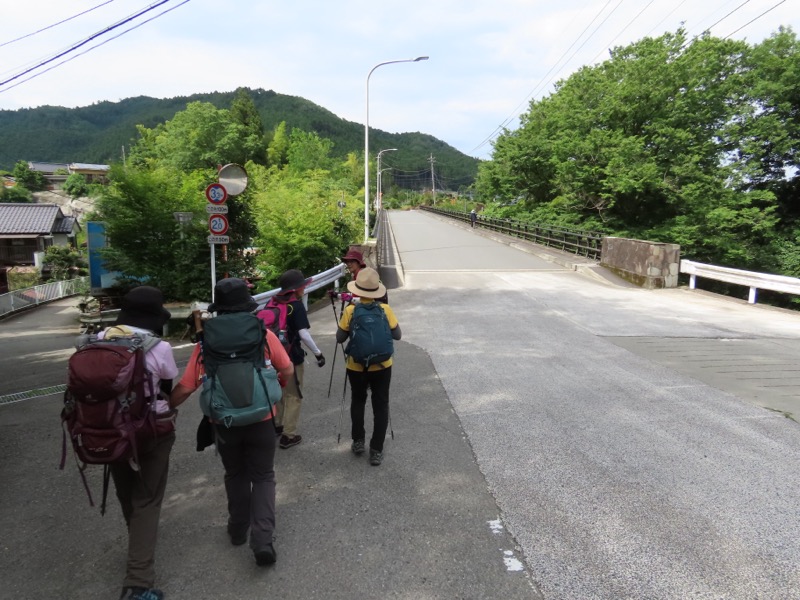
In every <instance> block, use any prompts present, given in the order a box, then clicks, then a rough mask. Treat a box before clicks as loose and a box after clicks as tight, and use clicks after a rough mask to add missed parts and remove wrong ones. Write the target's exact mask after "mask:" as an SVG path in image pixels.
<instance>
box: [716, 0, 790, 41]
mask: <svg viewBox="0 0 800 600" xmlns="http://www.w3.org/2000/svg"><path fill="white" fill-rule="evenodd" d="M784 2H786V0H781V1H780V2H778V3H777V4H775V5H774V6H771V7H770V8H768V9H767V10H765V11H764V12H763V13H761V14H760V15H758V16H757V17H756V18H755V19H751V20H750V21H748V22H747V23H745V24H744V25H742V26H741V27H739V29H737V30H735V31H732V32H730V33H729V34H728V35H726V36H725V37H724V38H722V39H723V40H727V39H728V38H729V37H731V36H732V35H733V34H734V33H738V32H739V31H741V30H742V29H744V28H745V27H747V26H748V25H750V24H751V23H753V22H754V21H758V20H759V19H760V18H761V17H763V16H764V15H765V14H767V13H768V12H770V11H771V10H774V9H776V8H778V7H779V6H780V5H781V4H783V3H784Z"/></svg>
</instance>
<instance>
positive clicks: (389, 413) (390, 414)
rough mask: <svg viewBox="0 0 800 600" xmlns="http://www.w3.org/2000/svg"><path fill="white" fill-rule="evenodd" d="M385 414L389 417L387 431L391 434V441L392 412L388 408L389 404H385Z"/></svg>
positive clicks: (392, 431)
mask: <svg viewBox="0 0 800 600" xmlns="http://www.w3.org/2000/svg"><path fill="white" fill-rule="evenodd" d="M386 412H387V414H388V415H389V431H390V432H391V433H392V439H394V427H392V410H391V409H390V408H389V404H388V403H387V404H386Z"/></svg>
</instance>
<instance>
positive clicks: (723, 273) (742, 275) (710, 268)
mask: <svg viewBox="0 0 800 600" xmlns="http://www.w3.org/2000/svg"><path fill="white" fill-rule="evenodd" d="M681 273H685V274H687V275H689V289H692V290H693V289H695V288H696V284H697V278H698V277H704V278H706V279H713V280H714V281H722V282H724V283H733V284H736V285H743V286H746V287H749V288H750V294H749V296H748V299H747V301H748V302H749V303H750V304H755V303H756V300H757V296H758V290H759V289H762V290H771V291H774V292H783V293H786V294H797V295H800V278H797V277H787V276H785V275H772V274H770V273H757V272H755V271H743V270H741V269H731V268H729V267H719V266H717V265H708V264H704V263H699V262H694V261H691V260H686V259H683V260H681Z"/></svg>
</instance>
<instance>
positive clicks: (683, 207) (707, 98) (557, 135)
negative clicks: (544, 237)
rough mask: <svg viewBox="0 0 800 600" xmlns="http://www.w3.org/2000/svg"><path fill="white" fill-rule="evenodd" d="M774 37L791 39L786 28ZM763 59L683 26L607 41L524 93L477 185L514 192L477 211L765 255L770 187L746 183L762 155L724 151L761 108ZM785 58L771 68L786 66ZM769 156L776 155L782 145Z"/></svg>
mask: <svg viewBox="0 0 800 600" xmlns="http://www.w3.org/2000/svg"><path fill="white" fill-rule="evenodd" d="M776 44H777V45H778V46H780V48H782V49H784V50H786V49H787V48H789V47H790V46H791V44H790V43H789V40H788V38H787V37H786V36H784V37H782V38H781V43H780V44H778V43H777V42H776ZM787 52H788V51H786V52H785V53H787ZM774 54H775V52H774V51H771V52H770V53H769V55H770V56H773V55H774ZM779 54H780V53H779ZM789 54H790V53H789ZM748 59H749V60H750V61H751V62H750V63H749V62H748ZM751 63H752V64H751ZM763 63H764V60H761V59H758V58H756V57H755V56H754V55H751V54H749V48H748V46H747V45H746V44H745V43H744V42H738V41H733V40H720V39H717V38H713V37H710V36H707V35H706V36H702V37H700V38H696V39H694V40H692V41H691V42H689V41H687V38H686V35H685V32H684V31H683V30H679V31H678V32H677V33H675V34H665V35H663V36H661V37H659V38H655V39H653V38H644V39H642V40H640V41H638V42H635V43H633V44H630V45H628V46H626V47H622V48H615V49H614V50H613V51H612V53H611V58H610V59H609V60H607V61H605V62H604V63H602V64H600V65H597V66H593V67H584V68H582V69H580V70H579V71H577V72H576V73H574V74H573V75H572V76H570V77H569V78H568V79H566V80H564V81H561V82H559V83H558V84H557V85H556V89H555V92H554V93H553V94H552V95H550V96H549V97H546V98H543V99H542V100H540V101H537V102H532V103H531V106H530V109H529V111H528V112H527V113H526V114H525V115H523V117H522V118H521V125H520V128H519V129H518V130H516V131H513V132H504V133H503V134H502V135H501V136H500V137H499V138H498V140H497V141H496V143H495V147H494V153H493V160H492V161H491V162H490V163H485V164H482V165H481V167H480V170H479V178H478V184H477V188H478V191H479V193H480V196H481V197H482V198H483V199H491V198H500V199H501V200H502V201H503V202H508V200H510V199H511V198H521V199H522V202H520V203H519V204H518V205H515V206H510V207H503V208H499V207H491V208H489V209H488V210H487V212H488V213H490V214H491V213H493V212H494V213H502V215H503V216H517V217H520V216H523V215H524V216H525V217H530V218H532V219H533V220H537V221H540V222H550V223H554V224H561V225H568V226H573V227H579V228H582V229H593V230H599V231H603V232H606V233H612V234H614V235H623V236H628V237H639V238H642V239H660V240H664V241H670V242H677V243H680V244H681V246H682V249H683V252H684V254H685V255H687V256H691V257H692V258H695V259H697V260H707V261H709V262H719V263H722V264H731V265H732V266H738V267H741V268H753V267H756V266H758V265H761V266H765V265H770V266H771V265H774V264H775V262H776V261H775V260H774V258H773V257H774V254H775V252H774V248H773V244H774V242H775V230H776V226H777V225H778V212H777V210H776V208H777V205H776V194H775V192H774V190H770V189H767V188H765V187H764V186H758V185H754V184H756V183H757V182H758V181H759V177H757V176H756V173H758V172H760V171H758V167H757V166H756V163H758V162H759V161H760V162H762V163H763V162H765V159H764V157H763V156H761V157H759V158H756V157H755V155H753V160H750V161H748V162H747V164H745V165H742V164H740V161H737V160H735V158H736V153H737V151H739V149H741V148H743V147H746V144H744V139H743V136H742V132H743V131H750V132H751V133H752V132H755V127H754V126H753V127H749V128H748V127H747V126H748V125H749V123H748V115H750V116H751V117H752V118H755V117H761V116H764V114H765V113H764V111H763V108H762V109H760V108H758V107H759V106H761V105H762V102H763V101H762V100H761V97H763V96H764V94H761V93H760V92H758V90H757V86H755V85H754V83H753V82H752V81H751V75H752V73H753V72H754V70H755V67H754V66H753V65H755V64H763ZM782 64H783V66H784V68H782V69H781V68H777V69H775V70H777V71H778V72H781V73H784V75H785V71H786V68H785V66H786V62H785V61H784V62H783V63H782ZM758 72H759V73H760V75H759V77H768V73H767V72H766V71H764V70H763V69H762V70H761V71H758ZM752 76H753V77H755V75H752ZM771 79H773V80H774V79H775V77H771ZM787 81H788V79H787ZM778 87H779V88H780V90H783V86H778ZM748 89H749V90H751V91H754V92H758V93H759V98H755V97H754V96H751V95H749V93H745V90H748ZM770 89H771V90H773V92H774V93H775V94H777V95H779V94H778V91H777V90H776V88H774V87H772V88H770ZM782 93H784V94H785V93H788V92H782ZM781 97H783V96H781ZM754 107H756V108H754ZM787 114H788V113H787ZM767 130H769V128H767ZM753 138H754V139H759V140H761V141H762V143H763V140H764V139H765V138H764V134H763V133H753ZM754 147H759V146H758V144H754ZM784 147H785V148H788V146H786V145H784ZM766 162H769V161H766ZM774 162H775V164H777V165H786V164H787V161H786V152H784V153H783V154H782V155H781V157H780V158H778V157H775V159H774Z"/></svg>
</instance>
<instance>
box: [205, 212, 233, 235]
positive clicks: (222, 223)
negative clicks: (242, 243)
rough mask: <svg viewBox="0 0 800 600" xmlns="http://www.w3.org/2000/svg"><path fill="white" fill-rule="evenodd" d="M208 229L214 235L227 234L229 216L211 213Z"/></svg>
mask: <svg viewBox="0 0 800 600" xmlns="http://www.w3.org/2000/svg"><path fill="white" fill-rule="evenodd" d="M208 230H209V231H210V232H211V233H212V234H214V235H225V234H226V233H228V217H226V216H225V215H211V216H210V217H208Z"/></svg>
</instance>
